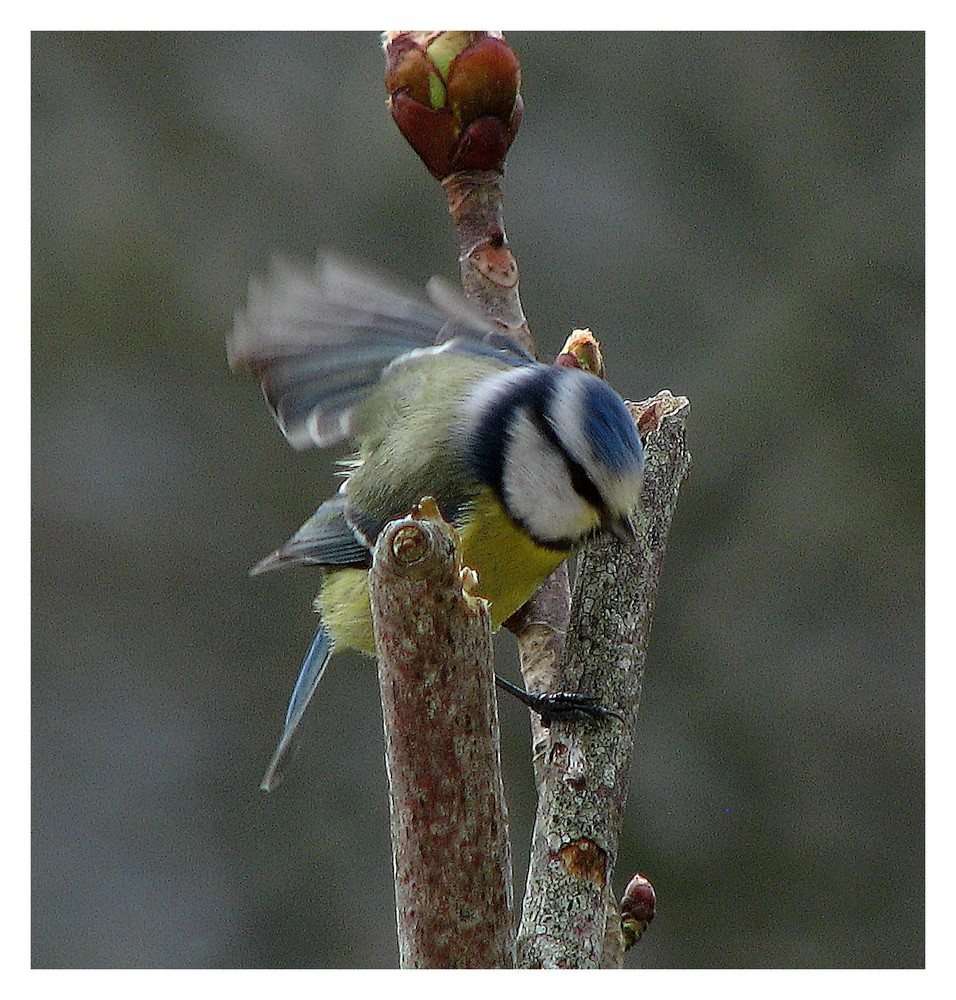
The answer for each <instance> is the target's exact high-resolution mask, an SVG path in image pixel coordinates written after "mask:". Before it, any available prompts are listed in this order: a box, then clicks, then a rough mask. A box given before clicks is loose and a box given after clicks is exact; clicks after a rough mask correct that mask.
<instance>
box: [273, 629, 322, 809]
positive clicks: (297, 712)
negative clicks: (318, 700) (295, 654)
mask: <svg viewBox="0 0 956 1000" xmlns="http://www.w3.org/2000/svg"><path fill="white" fill-rule="evenodd" d="M331 655H332V637H331V636H330V635H329V632H328V630H327V629H326V627H325V625H319V629H318V631H317V632H316V633H315V638H314V639H313V640H312V645H311V646H310V647H309V651H308V653H306V654H305V659H304V660H303V661H302V667H301V669H300V670H299V677H298V679H297V680H296V682H295V687H294V688H293V689H292V697H291V698H290V699H289V707H288V709H287V710H286V714H285V725H284V726H283V728H282V735H281V736H280V737H279V743H278V745H277V746H276V749H275V753H274V754H273V755H272V760H270V761H269V766H268V767H267V768H266V773H265V774H264V775H263V776H262V782H261V783H260V785H259V787H260V788H261V789H262V790H263V791H264V792H271V791H273V789H275V788H277V787H278V785H279V782H280V781H282V777H283V774H284V769H285V766H286V764H287V763H288V761H289V753H290V751H291V750H292V748H293V746H294V744H295V739H294V737H295V733H296V730H297V729H298V727H299V723H300V722H301V721H302V717H303V716H304V715H305V710H306V709H307V708H308V707H309V702H310V701H311V700H312V695H314V694H315V689H316V688H317V687H318V686H319V681H320V680H322V675H323V674H324V673H325V667H326V664H328V662H329V657H330V656H331Z"/></svg>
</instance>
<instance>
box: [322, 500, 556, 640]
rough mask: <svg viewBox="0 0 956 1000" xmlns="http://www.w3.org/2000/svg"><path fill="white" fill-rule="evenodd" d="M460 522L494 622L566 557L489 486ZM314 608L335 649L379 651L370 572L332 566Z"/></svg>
mask: <svg viewBox="0 0 956 1000" xmlns="http://www.w3.org/2000/svg"><path fill="white" fill-rule="evenodd" d="M462 521H463V523H461V524H460V525H458V530H459V533H460V535H461V555H462V562H463V563H464V564H465V565H466V566H470V567H471V568H472V569H473V570H475V572H476V573H477V574H478V587H477V592H478V594H480V595H481V596H482V597H484V598H485V600H487V601H489V602H490V604H491V609H490V610H491V627H492V629H494V630H495V631H497V630H498V629H499V628H500V627H501V624H502V622H504V621H505V620H506V619H508V618H509V617H510V616H511V615H513V614H514V613H515V611H517V610H518V608H520V607H521V605H522V604H524V603H525V601H527V600H528V598H529V597H531V595H532V594H533V593H534V592H535V591H536V590H537V589H538V587H540V586H541V584H542V583H544V581H545V580H546V579H547V578H548V577H549V576H550V575H551V574H552V573H553V572H554V571H555V570H556V569H557V568H558V566H560V565H561V563H562V562H564V560H565V559H567V557H568V555H569V553H568V552H567V551H556V550H554V549H546V548H543V547H542V546H540V545H537V544H535V542H533V541H532V540H531V539H530V538H529V537H528V536H527V535H526V534H525V533H524V532H523V531H521V529H520V528H518V527H517V526H516V525H515V524H514V522H513V521H512V520H511V518H509V517H508V515H507V514H506V513H505V512H504V510H503V509H502V507H501V504H499V503H498V500H497V499H496V498H495V496H494V494H493V493H492V492H491V491H490V490H485V491H483V492H482V493H481V495H480V496H479V498H478V500H477V501H476V502H475V504H474V507H473V508H471V509H470V510H469V511H468V513H467V514H466V515H465V516H464V517H463V518H462ZM315 609H316V611H318V612H319V613H320V614H321V615H322V620H323V621H324V622H325V626H326V628H327V629H328V630H329V632H330V634H331V635H332V638H333V640H334V642H335V646H336V648H337V649H359V650H362V651H363V652H365V653H368V654H370V655H373V656H374V654H375V641H374V639H373V637H372V612H371V608H370V607H369V599H368V573H367V572H366V571H365V570H362V569H342V570H330V571H328V572H327V574H326V578H325V582H324V584H323V586H322V590H321V592H320V593H319V595H318V597H316V599H315Z"/></svg>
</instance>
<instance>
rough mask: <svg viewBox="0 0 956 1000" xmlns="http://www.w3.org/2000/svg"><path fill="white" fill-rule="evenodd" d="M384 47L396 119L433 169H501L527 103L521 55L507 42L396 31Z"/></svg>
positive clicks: (491, 36) (473, 34) (440, 172)
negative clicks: (523, 97)
mask: <svg viewBox="0 0 956 1000" xmlns="http://www.w3.org/2000/svg"><path fill="white" fill-rule="evenodd" d="M384 44H385V59H386V67H385V87H386V89H387V90H388V94H389V108H390V109H391V112H392V118H394V119H395V123H396V125H398V127H399V130H400V131H401V133H402V135H404V136H405V138H406V140H407V141H408V143H409V145H410V146H411V147H412V149H414V150H415V152H416V153H417V154H418V155H419V156H420V157H421V159H422V161H423V162H424V164H425V166H426V167H428V169H429V171H430V172H431V173H432V174H433V175H434V176H435V177H437V178H439V179H443V178H445V177H447V176H448V175H449V174H451V173H455V172H457V171H459V170H498V171H501V170H503V169H504V160H505V156H506V154H507V152H508V148H509V146H510V145H511V142H512V140H513V139H514V137H515V134H516V133H517V131H518V125H519V124H520V122H521V112H522V102H521V97H520V95H519V94H518V87H519V85H520V81H521V71H520V66H519V63H518V57H517V56H516V55H515V53H514V51H513V50H512V49H511V48H510V47H509V46H508V44H507V42H505V40H504V39H503V38H502V36H501V35H500V34H499V33H497V32H486V31H394V32H388V33H387V34H386V36H385V40H384Z"/></svg>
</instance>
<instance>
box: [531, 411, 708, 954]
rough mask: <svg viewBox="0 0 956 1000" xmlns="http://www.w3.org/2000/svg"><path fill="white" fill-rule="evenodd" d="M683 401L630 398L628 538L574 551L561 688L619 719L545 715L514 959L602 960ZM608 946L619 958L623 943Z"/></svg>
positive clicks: (684, 464) (675, 483) (675, 478)
mask: <svg viewBox="0 0 956 1000" xmlns="http://www.w3.org/2000/svg"><path fill="white" fill-rule="evenodd" d="M689 409H690V406H689V404H688V402H687V400H686V399H684V398H682V397H676V398H675V397H674V396H672V395H671V394H670V393H668V392H663V393H660V394H659V395H658V396H656V397H654V398H653V399H652V400H648V401H646V402H644V403H640V404H631V412H632V414H633V415H634V417H635V419H636V420H637V422H638V426H639V427H641V429H642V436H645V439H646V440H645V449H646V472H645V481H644V491H643V494H642V500H641V506H640V508H639V510H638V512H637V514H636V515H635V518H634V521H635V526H636V528H637V536H638V541H637V544H636V545H635V546H625V545H622V544H621V543H619V542H618V541H617V540H615V539H612V538H604V537H599V538H597V539H596V540H595V541H594V542H593V543H592V544H591V545H590V546H588V547H587V548H586V549H585V550H584V552H582V554H581V556H580V558H579V562H578V572H577V576H576V579H575V584H574V592H573V596H572V606H571V622H570V627H569V631H568V639H567V645H566V649H565V657H564V669H563V683H562V687H563V688H564V689H565V690H571V691H582V692H584V693H587V694H593V695H597V696H598V697H599V698H600V700H601V703H602V704H603V705H605V706H606V707H608V708H612V709H615V710H617V711H619V712H621V713H622V715H623V716H624V720H623V721H620V722H619V721H617V720H614V719H611V720H607V721H605V722H603V723H600V724H596V725H593V724H592V725H588V724H584V723H580V722H576V723H555V724H553V725H552V726H551V728H550V729H548V730H543V731H542V732H541V734H540V740H541V745H540V746H539V747H538V748H536V757H537V756H539V755H540V757H541V759H542V760H543V762H544V764H543V768H542V770H543V773H542V775H541V777H542V781H541V783H540V785H539V802H538V813H537V817H536V821H535V829H534V835H533V840H532V851H531V866H530V870H529V873H528V884H527V891H526V893H525V902H524V912H523V915H522V922H521V927H520V930H519V934H518V944H517V962H518V965H519V966H521V967H524V968H542V967H544V968H572V969H581V968H600V967H602V966H604V965H605V950H606V940H605V939H606V934H607V932H608V909H609V907H613V906H614V905H615V904H614V902H613V893H612V887H611V878H612V875H613V872H614V865H615V862H616V860H617V849H618V838H619V834H620V829H621V822H622V819H623V813H624V805H625V803H626V800H627V779H628V771H629V767H630V760H631V751H632V748H633V743H634V736H633V734H634V726H635V722H636V718H637V708H638V703H639V701H640V694H641V685H642V679H643V674H644V663H645V660H646V656H647V645H648V639H649V636H650V628H651V619H652V616H653V611H654V604H655V599H656V596H657V588H658V582H659V578H660V573H661V567H662V564H663V559H664V546H665V542H666V539H667V532H668V528H669V526H670V523H671V520H672V518H673V514H674V509H675V506H676V502H677V494H678V491H679V488H680V485H681V482H682V481H683V479H684V476H685V475H686V473H687V469H688V467H689V464H690V455H689V454H688V452H687V447H686V441H685V434H684V427H685V421H686V418H687V414H688V412H689ZM612 912H613V911H612ZM610 951H611V952H613V956H614V957H613V960H612V961H613V962H614V963H615V964H619V962H620V960H621V957H622V956H623V948H620V949H617V948H612V949H611V950H610ZM608 957H609V958H611V954H610V953H609V954H608Z"/></svg>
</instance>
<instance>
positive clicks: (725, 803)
mask: <svg viewBox="0 0 956 1000" xmlns="http://www.w3.org/2000/svg"><path fill="white" fill-rule="evenodd" d="M509 38H510V40H511V41H512V43H513V45H514V46H515V48H516V49H517V51H518V53H519V55H520V56H521V58H522V68H523V85H522V92H523V94H524V98H525V102H526V115H525V119H524V124H523V125H522V128H521V132H520V133H519V135H518V139H517V141H516V143H515V146H514V147H513V149H512V152H511V155H510V158H509V162H508V170H507V176H506V185H505V193H506V212H507V215H506V221H507V228H508V235H509V238H510V240H511V242H512V244H513V246H514V249H515V252H516V254H517V257H518V261H519V265H520V268H521V282H522V283H521V289H522V299H523V302H524V306H525V311H526V312H527V314H528V317H529V319H530V320H531V323H532V326H533V328H534V329H535V330H536V333H537V337H538V340H539V342H540V344H541V346H542V349H543V350H547V351H553V350H554V349H556V348H557V347H558V346H559V345H560V343H561V342H562V341H563V338H564V336H565V335H566V333H567V332H568V331H569V330H570V329H571V328H572V327H574V326H584V325H587V326H590V327H591V328H592V329H593V330H594V331H595V332H596V333H597V334H598V336H599V337H600V338H601V341H602V344H603V346H604V349H605V353H606V355H607V357H608V360H609V365H610V377H611V381H612V382H613V383H614V384H615V386H616V387H617V388H618V389H619V390H620V391H621V392H622V393H623V394H625V395H627V396H630V397H631V398H642V397H644V396H647V395H650V394H652V393H654V392H656V391H657V390H659V389H661V388H665V387H666V388H669V389H671V390H673V391H674V392H678V393H682V394H686V395H687V396H689V397H690V399H691V401H692V406H693V411H692V419H691V423H690V428H689V439H690V445H691V450H692V452H693V455H694V466H693V469H692V473H691V476H690V478H689V480H688V481H687V483H686V486H685V489H684V492H683V495H682V497H681V502H680V507H679V510H678V516H677V520H676V523H675V525H674V528H673V531H672V535H671V540H670V546H669V551H668V558H667V566H666V569H665V574H664V582H663V590H662V593H661V595H660V602H659V605H658V612H657V618H656V623H655V630H654V635H653V642H652V648H651V654H650V662H649V664H648V671H647V678H646V684H645V692H644V700H643V704H642V707H641V723H640V732H639V738H638V745H637V748H636V752H635V758H634V766H633V782H632V790H631V795H630V800H629V805H628V813H627V822H626V829H625V832H624V838H623V843H622V852H621V858H620V862H619V866H618V872H617V879H616V881H617V883H618V887H619V888H623V885H624V883H625V881H626V880H627V878H628V877H629V876H630V875H631V874H632V873H633V872H634V871H635V870H640V871H643V872H645V873H647V874H648V875H649V876H650V878H651V879H652V881H653V882H654V885H655V887H656V889H657V894H658V904H659V905H658V918H657V920H656V922H655V923H654V924H653V926H652V927H651V929H650V931H649V932H648V933H647V935H646V936H645V938H644V940H643V941H642V942H641V944H640V945H639V947H637V948H636V949H634V951H633V952H632V953H631V954H630V955H629V957H628V966H629V967H641V966H646V967H670V968H673V967H710V966H722V967H727V966H730V967H741V966H742V967H754V966H758V967H793V966H798V967H805V966H811V967H835V966H837V967H861V966H903V967H913V966H920V965H922V963H923V888H924V885H923V871H924V869H923V845H924V838H923V802H924V797H923V746H924V744H923V708H924V703H923V655H924V651H923V597H924V593H923V553H924V549H923V457H924V449H923V422H922V417H921V416H920V414H921V412H922V407H921V402H922V395H923V357H924V347H923V205H924V202H923V165H924V161H923V151H924V111H923V108H924V102H923V65H924V64H923V57H924V52H923V36H922V34H917V33H913V34H733V33H731V34H642V33H633V34H629V33H619V34H613V35H610V34H607V35H605V34H571V33H561V34H526V33H521V34H514V35H510V36H509ZM32 46H33V53H32V54H33V59H32V69H33V135H32V139H33V161H32V163H33V167H32V169H33V189H32V208H33V255H32V303H33V314H32V315H33V331H32V337H33V340H32V343H33V413H32V421H33V425H32V426H33V450H32V485H33V523H32V547H33V564H32V586H33V594H32V596H33V726H32V737H33V739H32V761H33V771H32V775H33V800H32V805H33V808H32V828H33V856H32V866H33V867H32V878H33V891H34V899H33V925H32V932H33V963H34V965H35V966H39V967H77V966H93V967H130V966H136V967H210V966H211V967H272V966H320V967H390V966H394V965H395V964H396V963H397V949H396V944H395V935H394V910H393V896H392V886H391V862H390V855H389V849H388V844H387V805H386V798H385V794H386V793H385V778H384V768H383V763H382V745H381V740H382V738H381V719H380V710H379V707H378V701H377V686H376V679H375V673H374V669H373V668H372V667H371V666H370V665H368V664H367V663H364V662H362V661H360V660H350V659H349V658H348V657H346V656H343V657H340V658H339V659H337V660H336V661H335V662H334V665H333V669H332V670H331V671H330V673H329V675H328V677H327V678H326V680H325V682H324V689H323V691H322V697H321V698H320V699H318V705H317V710H316V712H315V715H316V719H315V725H314V733H313V734H312V736H311V739H310V740H309V742H308V744H307V746H306V747H304V748H303V751H302V752H301V753H300V755H299V758H298V760H297V762H296V767H295V769H294V772H293V774H292V775H291V776H290V778H289V779H288V780H287V781H286V783H285V784H284V785H283V786H282V788H281V789H280V790H279V791H278V792H277V793H275V794H273V795H271V796H266V795H264V794H262V793H260V792H259V791H258V790H257V784H258V780H259V777H260V774H261V771H262V769H263V767H264V765H265V763H266V761H267V759H268V757H269V754H270V753H271V751H272V748H273V742H274V739H275V737H276V736H277V734H278V729H279V725H280V722H281V719H282V716H283V713H284V711H285V706H286V701H287V698H288V695H289V692H290V689H291V684H292V681H293V679H294V676H295V673H296V670H297V668H298V665H299V662H300V659H301V656H302V653H303V651H304V649H305V647H306V646H307V644H308V642H309V640H310V638H311V635H312V629H313V625H314V622H313V620H312V616H311V613H310V610H309V599H310V596H311V592H312V590H313V589H314V584H315V581H314V579H313V578H312V577H311V576H310V574H309V573H306V572H299V573H290V574H277V575H275V576H273V577H267V578H263V579H258V580H250V579H248V578H247V577H246V569H247V567H248V566H250V565H251V564H252V563H253V562H254V561H255V560H256V559H258V558H259V557H260V556H262V555H263V554H265V553H266V552H268V551H270V550H271V549H272V548H273V547H274V546H275V545H276V544H277V543H279V542H280V541H282V540H284V539H285V538H286V537H287V536H288V535H289V534H290V533H291V532H292V531H293V530H294V529H295V528H297V527H298V525H299V524H300V522H301V521H302V520H304V518H305V517H306V516H307V515H308V514H309V513H311V511H312V510H313V509H314V507H315V506H316V504H317V503H318V502H319V501H320V500H321V499H323V498H324V497H325V496H326V495H328V494H329V493H330V492H331V491H332V490H333V489H334V488H335V484H336V482H337V481H336V480H335V478H334V476H333V466H332V464H331V460H332V458H334V457H335V456H332V455H316V454H314V453H313V454H296V453H294V452H293V451H292V450H291V449H290V448H288V447H287V446H286V445H285V444H284V442H283V440H282V438H281V436H280V434H279V432H278V431H277V430H276V428H275V427H274V425H273V424H272V421H271V418H270V417H269V415H268V412H267V410H266V408H265V406H264V404H263V402H262V399H261V397H260V395H259V392H258V388H257V387H256V386H255V385H254V384H252V383H251V382H249V381H246V380H244V379H242V378H239V377H236V376H233V375H231V374H230V372H229V371H228V369H227V366H226V362H225V357H224V349H223V338H224V336H225V334H226V333H227V332H228V331H229V329H230V328H231V324H232V316H233V312H234V310H235V309H236V308H238V307H240V306H241V305H242V303H243V301H244V297H245V289H246V282H247V279H248V276H249V275H250V274H252V273H256V272H262V271H264V270H265V269H266V268H267V267H268V264H269V260H270V257H271V256H272V255H274V254H276V253H286V254H291V255H294V256H297V257H301V258H304V259H307V258H310V257H312V256H313V254H314V253H315V251H316V250H317V249H318V248H320V247H326V248H333V249H336V250H339V251H341V252H343V253H344V254H346V255H348V256H351V257H352V258H354V259H356V260H358V261H365V262H368V263H370V264H373V265H374V266H376V267H377V268H378V269H380V270H385V271H389V272H393V273H395V274H396V275H397V276H399V277H400V278H402V279H404V280H406V281H410V282H414V283H416V284H421V283H423V282H424V281H425V279H426V278H427V277H428V276H429V275H430V274H432V273H441V274H444V275H446V276H448V277H451V278H455V276H456V273H457V270H456V262H455V258H454V249H453V238H452V237H453V233H452V228H451V223H450V221H449V219H448V217H447V214H446V209H445V206H444V200H443V197H442V194H441V191H440V189H439V187H438V185H437V183H436V182H435V181H433V180H432V179H431V178H430V177H429V176H428V175H427V173H426V171H425V169H424V168H423V167H422V165H421V164H420V163H419V161H418V160H417V158H416V157H415V156H414V154H413V153H412V152H411V150H410V149H409V148H408V147H407V146H406V145H405V143H404V141H403V140H402V139H401V138H400V136H399V135H398V133H397V130H396V129H395V128H394V126H393V125H392V122H391V119H390V117H389V115H388V112H387V109H386V106H385V94H384V89H383V85H382V56H381V52H380V50H379V46H378V39H377V36H376V35H374V34H370V33H366V34H332V33H309V34H216V33H211V34H134V35H127V34H105V35H104V34H35V35H34V36H33V42H32ZM499 645H500V648H501V650H502V655H503V656H504V657H505V660H506V661H507V660H508V658H509V657H511V656H513V646H512V645H511V643H510V637H506V636H504V637H502V640H501V642H500V644H499ZM502 669H503V670H505V671H513V670H514V667H513V665H510V664H509V663H508V662H503V663H502ZM512 676H513V674H512ZM501 716H502V726H503V742H504V754H505V761H504V763H505V769H506V776H507V782H508V794H509V805H510V810H511V816H512V823H513V833H514V839H515V853H516V867H517V871H516V889H517V892H518V895H520V893H521V890H522V888H523V879H524V871H525V867H526V863H527V860H526V859H527V843H528V837H529V832H530V824H531V820H532V815H533V801H532V784H531V776H530V768H529V762H528V724H527V719H526V716H525V715H524V713H523V710H521V709H520V708H519V707H518V706H516V705H514V704H511V703H510V700H509V701H508V702H502V703H501Z"/></svg>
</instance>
